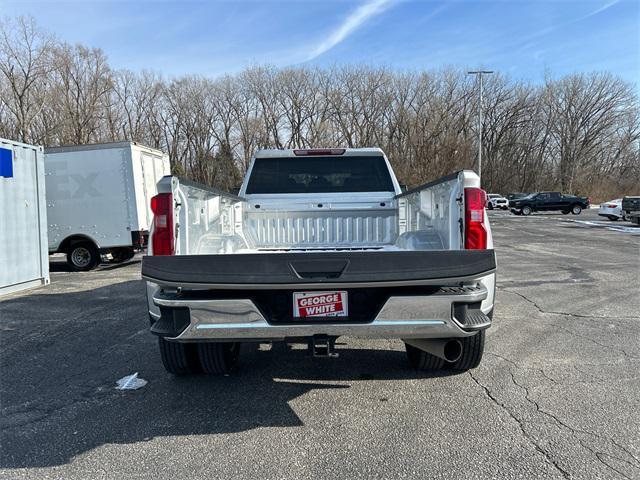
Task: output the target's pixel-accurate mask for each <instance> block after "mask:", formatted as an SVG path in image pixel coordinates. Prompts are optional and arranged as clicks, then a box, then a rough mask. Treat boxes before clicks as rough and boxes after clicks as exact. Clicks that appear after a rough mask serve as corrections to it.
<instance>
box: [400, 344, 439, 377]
mask: <svg viewBox="0 0 640 480" xmlns="http://www.w3.org/2000/svg"><path fill="white" fill-rule="evenodd" d="M404 346H405V349H406V350H407V359H408V360H409V364H410V365H411V366H412V367H413V368H415V369H416V370H427V371H429V370H440V369H441V368H442V366H443V365H444V360H443V359H442V358H440V357H436V356H435V355H431V354H430V353H427V352H425V351H423V350H420V349H419V348H416V347H414V346H412V345H409V344H408V343H405V344H404Z"/></svg>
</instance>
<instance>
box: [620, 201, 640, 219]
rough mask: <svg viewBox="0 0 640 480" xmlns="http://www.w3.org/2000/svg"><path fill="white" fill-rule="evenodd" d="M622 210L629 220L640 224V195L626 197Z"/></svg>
mask: <svg viewBox="0 0 640 480" xmlns="http://www.w3.org/2000/svg"><path fill="white" fill-rule="evenodd" d="M622 211H623V213H624V216H625V218H626V219H627V220H629V221H630V222H632V223H635V224H636V225H640V197H624V198H623V199H622Z"/></svg>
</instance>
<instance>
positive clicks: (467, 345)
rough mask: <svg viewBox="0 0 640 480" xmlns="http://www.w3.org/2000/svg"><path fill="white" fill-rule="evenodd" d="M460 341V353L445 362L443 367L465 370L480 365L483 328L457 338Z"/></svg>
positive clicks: (482, 347) (482, 350)
mask: <svg viewBox="0 0 640 480" xmlns="http://www.w3.org/2000/svg"><path fill="white" fill-rule="evenodd" d="M458 340H460V341H461V342H462V355H461V356H460V358H459V359H458V360H456V361H455V362H452V363H446V364H445V368H447V369H451V370H458V371H466V370H469V369H471V368H476V367H477V366H478V365H480V360H482V354H483V352H484V330H480V331H479V332H478V333H476V334H475V335H473V336H472V337H465V338H459V339H458Z"/></svg>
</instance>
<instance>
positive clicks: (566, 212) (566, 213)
mask: <svg viewBox="0 0 640 480" xmlns="http://www.w3.org/2000/svg"><path fill="white" fill-rule="evenodd" d="M570 213H571V212H570V211H569V210H562V214H563V215H569V214H570Z"/></svg>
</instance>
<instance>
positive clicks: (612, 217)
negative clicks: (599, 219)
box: [607, 215, 618, 222]
mask: <svg viewBox="0 0 640 480" xmlns="http://www.w3.org/2000/svg"><path fill="white" fill-rule="evenodd" d="M607 218H608V219H609V220H611V221H612V222H617V221H618V217H616V216H615V215H609V216H608V217H607Z"/></svg>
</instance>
